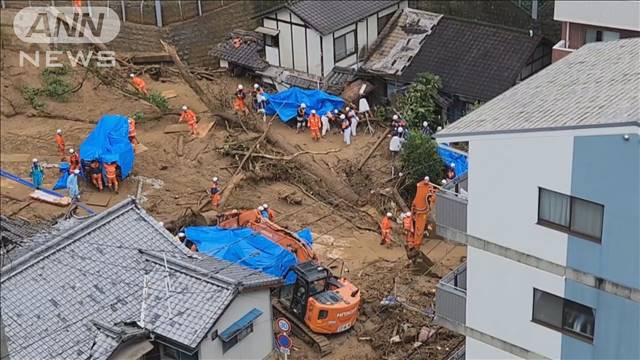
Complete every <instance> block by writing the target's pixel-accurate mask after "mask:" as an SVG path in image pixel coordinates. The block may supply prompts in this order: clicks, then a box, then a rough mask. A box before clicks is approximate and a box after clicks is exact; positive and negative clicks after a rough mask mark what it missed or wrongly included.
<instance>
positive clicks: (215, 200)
mask: <svg viewBox="0 0 640 360" xmlns="http://www.w3.org/2000/svg"><path fill="white" fill-rule="evenodd" d="M211 181H212V184H211V189H209V195H211V205H212V206H213V208H214V209H217V208H218V206H220V199H221V196H220V193H221V192H222V190H221V189H220V182H219V180H218V178H217V177H215V176H214V177H213V178H212V179H211Z"/></svg>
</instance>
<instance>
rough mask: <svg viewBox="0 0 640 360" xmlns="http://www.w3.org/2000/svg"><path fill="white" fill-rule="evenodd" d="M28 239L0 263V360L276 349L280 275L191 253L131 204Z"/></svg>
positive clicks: (253, 354) (199, 355)
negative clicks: (275, 299)
mask: <svg viewBox="0 0 640 360" xmlns="http://www.w3.org/2000/svg"><path fill="white" fill-rule="evenodd" d="M34 244H37V246H35V248H33V249H31V251H29V252H28V253H26V254H24V255H23V256H21V257H19V258H17V259H16V258H14V259H12V262H11V263H10V264H8V265H6V266H5V267H3V268H2V273H1V274H2V280H1V281H2V293H1V294H0V296H1V301H2V318H1V319H2V321H1V324H0V325H1V327H2V330H3V336H2V340H3V343H5V344H6V347H7V351H6V352H3V358H4V356H5V354H4V353H6V355H8V358H9V359H11V360H17V359H45V358H46V359H108V358H111V359H239V358H245V359H248V358H251V359H255V358H260V359H262V358H265V357H267V356H268V355H269V354H270V353H271V351H272V337H273V331H272V325H271V323H272V313H271V311H272V310H271V299H270V296H271V295H270V294H271V291H270V289H271V288H272V287H277V286H279V285H280V283H281V279H279V278H275V277H272V276H268V275H265V274H263V273H261V272H259V271H255V270H251V269H248V268H245V267H243V266H239V265H235V264H233V263H230V262H227V261H223V260H219V259H215V258H212V257H209V256H206V255H201V254H198V253H193V252H191V251H189V250H188V249H187V248H186V247H185V246H184V245H183V244H181V243H180V242H179V241H177V240H176V239H174V237H173V236H172V235H171V234H170V233H169V232H168V231H166V230H165V229H164V228H163V227H162V226H161V225H160V224H159V223H158V222H157V221H155V220H154V219H153V218H151V216H149V215H148V214H147V213H146V212H145V211H144V210H142V209H141V208H139V207H138V206H137V204H136V203H135V202H134V201H133V200H125V201H124V202H122V203H120V204H118V205H115V206H113V207H112V208H110V209H108V210H106V211H104V212H103V213H101V214H99V215H96V216H94V217H92V218H90V219H88V220H84V221H82V222H80V223H79V224H74V225H73V226H71V227H69V228H68V229H67V230H65V231H62V232H59V233H57V234H55V235H52V237H51V238H50V239H48V241H43V242H37V243H34ZM5 344H3V345H5Z"/></svg>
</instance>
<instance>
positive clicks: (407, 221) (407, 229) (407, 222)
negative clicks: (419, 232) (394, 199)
mask: <svg viewBox="0 0 640 360" xmlns="http://www.w3.org/2000/svg"><path fill="white" fill-rule="evenodd" d="M402 229H403V231H404V235H405V237H406V244H407V246H409V247H411V246H412V242H413V234H414V232H415V229H414V227H413V216H412V215H411V211H409V212H407V213H405V214H404V216H403V217H402Z"/></svg>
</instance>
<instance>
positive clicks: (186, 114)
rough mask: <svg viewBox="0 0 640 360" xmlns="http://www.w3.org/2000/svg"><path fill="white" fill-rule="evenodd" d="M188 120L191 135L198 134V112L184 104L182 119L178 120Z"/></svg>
mask: <svg viewBox="0 0 640 360" xmlns="http://www.w3.org/2000/svg"><path fill="white" fill-rule="evenodd" d="M183 121H184V122H186V123H187V125H189V130H190V131H191V136H196V135H198V123H197V120H196V113H194V112H193V110H191V109H189V108H187V105H182V113H181V114H180V119H178V122H183Z"/></svg>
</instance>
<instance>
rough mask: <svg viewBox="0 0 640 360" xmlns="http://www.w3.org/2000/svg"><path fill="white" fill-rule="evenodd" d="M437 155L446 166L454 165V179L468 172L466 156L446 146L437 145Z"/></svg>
mask: <svg viewBox="0 0 640 360" xmlns="http://www.w3.org/2000/svg"><path fill="white" fill-rule="evenodd" d="M438 155H440V158H442V161H444V163H445V165H446V166H449V164H451V163H454V164H456V177H459V176H462V175H464V174H465V173H466V172H467V171H468V170H469V161H468V159H467V155H464V154H461V153H460V152H458V151H454V150H453V149H451V148H450V147H448V146H446V145H442V144H440V145H438Z"/></svg>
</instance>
